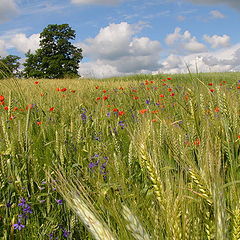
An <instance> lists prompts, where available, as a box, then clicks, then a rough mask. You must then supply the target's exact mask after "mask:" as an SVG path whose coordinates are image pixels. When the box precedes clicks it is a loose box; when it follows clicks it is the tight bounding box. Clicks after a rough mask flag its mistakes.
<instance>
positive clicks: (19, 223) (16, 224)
mask: <svg viewBox="0 0 240 240" xmlns="http://www.w3.org/2000/svg"><path fill="white" fill-rule="evenodd" d="M13 227H14V229H15V230H19V231H21V230H22V229H23V228H25V226H24V225H23V224H21V222H20V221H18V222H17V223H15V224H13Z"/></svg>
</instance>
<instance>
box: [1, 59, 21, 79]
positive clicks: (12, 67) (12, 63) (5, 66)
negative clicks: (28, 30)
mask: <svg viewBox="0 0 240 240" xmlns="http://www.w3.org/2000/svg"><path fill="white" fill-rule="evenodd" d="M19 59H20V57H18V56H15V55H8V56H6V57H0V79H1V78H7V77H18V76H19V75H20V72H19V70H18V68H19V66H20V62H19Z"/></svg>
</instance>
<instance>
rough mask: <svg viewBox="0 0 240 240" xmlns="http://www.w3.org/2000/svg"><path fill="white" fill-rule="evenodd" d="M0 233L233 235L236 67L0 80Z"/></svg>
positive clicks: (239, 158)
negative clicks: (174, 72)
mask: <svg viewBox="0 0 240 240" xmlns="http://www.w3.org/2000/svg"><path fill="white" fill-rule="evenodd" d="M0 104H1V105H0V189H1V192H0V239H4V240H5V239H16V240H18V239H21V240H31V239H33V240H34V239H39V240H41V239H76V240H78V239H84V240H85V239H102V240H108V239H116V240H132V239H137V240H140V239H141V240H143V239H154V240H155V239H160V240H162V239H163V240H165V239H167V240H181V239H183V240H194V239H196V240H197V239H199V240H202V239H203V240H205V239H209V240H210V239H216V240H226V239H232V240H237V239H240V185H239V184H240V73H212V74H200V73H199V74H187V75H171V76H167V75H155V76H149V75H136V76H129V77H122V78H111V79H101V80H94V79H65V80H49V79H38V80H36V79H27V80H24V79H7V80H1V81H0Z"/></svg>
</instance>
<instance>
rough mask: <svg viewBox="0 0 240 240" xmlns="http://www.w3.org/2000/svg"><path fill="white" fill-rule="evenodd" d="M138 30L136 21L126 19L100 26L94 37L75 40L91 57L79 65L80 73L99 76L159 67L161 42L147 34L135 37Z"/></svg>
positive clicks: (85, 53) (85, 55) (137, 71)
mask: <svg viewBox="0 0 240 240" xmlns="http://www.w3.org/2000/svg"><path fill="white" fill-rule="evenodd" d="M140 30H141V28H140V27H139V25H133V24H128V23H127V22H121V23H119V24H110V25H109V26H107V27H105V28H101V29H100V31H99V33H98V35H97V36H96V37H95V38H90V39H87V40H86V41H85V42H83V43H79V44H77V46H79V47H81V48H82V49H83V55H84V57H87V58H90V59H91V60H92V61H93V62H90V63H83V64H82V65H81V66H80V74H81V75H83V76H84V74H86V73H87V72H89V74H91V73H94V75H95V76H98V77H99V76H101V77H102V75H104V76H114V75H115V74H118V75H122V74H129V73H140V72H148V71H149V72H151V71H154V70H156V69H158V68H159V66H160V64H159V63H158V61H159V58H160V51H161V47H160V43H159V42H158V41H153V40H151V39H149V38H148V37H140V38H137V37H135V34H136V33H137V32H139V31H140ZM95 66H96V68H95ZM81 68H83V69H81ZM98 72H99V73H98ZM114 73H115V74H114Z"/></svg>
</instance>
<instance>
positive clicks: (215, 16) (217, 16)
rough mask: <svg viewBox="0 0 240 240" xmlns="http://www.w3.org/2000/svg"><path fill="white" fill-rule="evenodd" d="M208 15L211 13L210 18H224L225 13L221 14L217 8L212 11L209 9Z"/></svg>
mask: <svg viewBox="0 0 240 240" xmlns="http://www.w3.org/2000/svg"><path fill="white" fill-rule="evenodd" d="M210 15H211V17H212V18H220V19H221V18H225V15H224V14H222V13H221V12H220V11H218V10H212V11H210Z"/></svg>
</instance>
